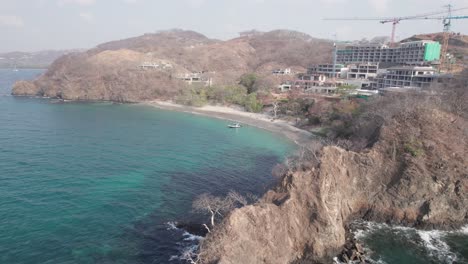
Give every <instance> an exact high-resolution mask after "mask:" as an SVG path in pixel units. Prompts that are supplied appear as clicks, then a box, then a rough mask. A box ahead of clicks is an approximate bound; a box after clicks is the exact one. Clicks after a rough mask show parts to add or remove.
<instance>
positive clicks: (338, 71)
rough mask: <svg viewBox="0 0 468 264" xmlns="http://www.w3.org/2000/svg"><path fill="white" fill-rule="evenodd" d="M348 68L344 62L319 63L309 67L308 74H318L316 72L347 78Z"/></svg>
mask: <svg viewBox="0 0 468 264" xmlns="http://www.w3.org/2000/svg"><path fill="white" fill-rule="evenodd" d="M333 68H334V69H335V71H334V72H335V74H333ZM347 70H348V69H347V68H346V67H345V65H344V64H335V66H333V64H318V65H313V66H311V67H309V68H308V69H307V74H310V75H316V74H323V75H325V76H326V77H329V78H333V77H338V78H345V77H346V72H347Z"/></svg>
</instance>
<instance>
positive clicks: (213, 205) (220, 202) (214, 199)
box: [192, 190, 258, 232]
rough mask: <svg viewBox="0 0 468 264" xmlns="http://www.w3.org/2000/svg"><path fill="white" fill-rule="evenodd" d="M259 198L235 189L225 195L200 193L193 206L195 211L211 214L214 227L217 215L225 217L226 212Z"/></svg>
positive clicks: (209, 230) (211, 222)
mask: <svg viewBox="0 0 468 264" xmlns="http://www.w3.org/2000/svg"><path fill="white" fill-rule="evenodd" d="M257 200H258V197H257V196H256V195H253V194H250V193H249V194H247V196H243V195H241V194H239V193H237V192H235V191H232V190H231V191H229V193H228V195H226V196H225V197H220V196H213V195H211V194H209V193H204V194H201V195H199V196H198V197H197V198H196V199H195V200H194V201H193V204H192V208H193V210H194V211H195V212H199V213H202V214H209V216H210V224H211V227H212V228H213V227H214V226H215V223H216V219H217V217H221V218H222V217H224V215H225V214H227V213H229V212H230V211H231V210H233V209H234V208H237V207H242V206H246V205H248V204H249V203H254V202H256V201H257ZM203 226H204V227H205V228H206V229H207V230H208V232H211V229H210V228H209V227H208V226H207V225H206V224H203Z"/></svg>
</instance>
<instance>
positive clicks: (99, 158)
mask: <svg viewBox="0 0 468 264" xmlns="http://www.w3.org/2000/svg"><path fill="white" fill-rule="evenodd" d="M42 72H43V71H42V70H20V71H19V72H13V71H12V70H0V263H2V264H3V263H6V264H16V263H22V264H23V263H24V264H29V263H31V264H32V263H34V264H36V263H53V264H55V263H122V264H126V263H137V264H138V263H141V264H143V263H184V262H183V261H181V260H180V258H179V256H180V254H181V252H182V251H184V250H186V249H187V248H190V247H193V245H195V244H196V243H197V240H198V239H200V238H199V237H197V236H195V235H193V234H190V233H188V232H186V231H184V230H181V229H177V228H175V227H174V224H173V223H174V222H196V223H200V222H203V221H205V220H206V219H205V218H204V217H202V216H199V215H196V214H194V213H193V212H192V210H191V203H192V201H193V199H194V197H196V196H197V195H199V194H202V193H212V194H214V195H225V194H226V193H227V192H228V191H229V190H236V191H238V192H240V193H243V194H245V193H254V194H257V195H260V194H262V193H264V192H265V191H266V190H267V189H268V188H270V187H271V185H272V184H274V180H273V178H272V176H271V170H272V168H273V166H274V165H276V164H277V163H279V162H282V161H283V160H284V158H285V157H286V156H287V155H289V154H291V153H292V152H293V151H294V150H295V148H296V147H295V146H294V145H293V144H292V143H291V142H289V141H287V140H286V139H284V138H281V137H278V136H276V135H274V134H271V133H269V132H267V131H264V130H260V129H256V128H253V127H244V128H242V129H239V130H232V129H227V128H226V125H227V124H228V122H227V121H222V120H217V119H212V118H207V117H202V116H195V115H190V114H186V113H177V112H170V111H164V110H159V109H155V108H153V107H149V106H143V105H135V104H113V103H108V102H102V103H78V102H60V101H57V100H53V99H44V98H22V97H12V96H10V95H9V94H10V91H11V86H12V84H13V83H14V82H15V81H16V80H28V79H32V78H34V77H36V76H37V75H39V74H41V73H42ZM356 227H357V231H356V237H357V238H358V239H359V240H360V241H362V242H364V246H365V248H366V249H367V251H368V252H369V254H368V255H369V257H370V258H371V259H370V261H369V262H370V263H387V264H413V263H414V264H423V263H424V264H426V263H429V264H432V263H434V264H436V263H446V264H455V263H468V261H467V260H468V228H465V229H463V230H460V231H454V232H442V231H421V230H415V229H411V228H404V227H398V226H388V225H383V224H376V223H367V222H364V223H358V224H357V225H356Z"/></svg>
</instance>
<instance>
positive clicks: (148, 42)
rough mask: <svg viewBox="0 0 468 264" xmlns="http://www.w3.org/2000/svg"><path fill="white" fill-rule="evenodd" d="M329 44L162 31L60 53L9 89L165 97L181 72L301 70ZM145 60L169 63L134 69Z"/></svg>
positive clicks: (297, 37)
mask: <svg viewBox="0 0 468 264" xmlns="http://www.w3.org/2000/svg"><path fill="white" fill-rule="evenodd" d="M331 50H332V45H331V43H330V42H328V41H325V40H320V39H315V38H312V37H310V36H308V35H306V34H304V33H300V32H295V31H288V30H277V31H272V32H266V33H261V32H260V33H257V34H254V35H243V36H241V37H239V38H235V39H231V40H228V41H219V40H214V39H209V38H207V37H205V36H203V35H201V34H199V33H196V32H193V31H183V30H171V31H162V32H158V33H155V34H145V35H143V36H140V37H135V38H129V39H125V40H119V41H113V42H109V43H104V44H101V45H99V46H97V47H96V48H93V49H90V50H88V51H86V52H82V53H77V54H69V55H65V56H62V57H60V58H59V59H57V60H56V61H55V62H54V63H53V64H52V65H51V66H50V68H49V70H48V71H47V72H46V73H45V74H44V75H43V76H41V77H40V78H38V79H37V80H35V81H34V82H32V83H28V84H26V83H24V82H21V83H18V84H17V85H15V87H14V89H13V94H15V95H40V96H48V97H54V98H55V97H56V98H63V99H70V100H111V101H120V102H135V101H142V100H150V99H156V98H166V97H170V96H172V95H174V94H176V93H178V92H179V91H180V90H181V89H184V87H186V85H185V83H184V82H182V81H180V80H178V79H177V77H178V76H180V75H184V74H190V73H196V72H204V73H205V75H206V76H207V77H210V78H212V80H213V83H214V84H215V85H224V84H233V83H237V82H238V80H239V78H240V76H241V75H243V74H245V73H252V72H254V73H256V74H257V75H259V76H261V77H269V76H270V75H271V74H270V73H271V70H272V69H276V68H293V69H297V70H304V68H305V67H307V66H308V65H310V64H313V63H320V62H327V61H329V60H330V59H331ZM145 62H150V63H155V64H165V65H170V67H167V68H165V69H151V70H141V69H139V68H138V66H139V65H141V64H143V63H145Z"/></svg>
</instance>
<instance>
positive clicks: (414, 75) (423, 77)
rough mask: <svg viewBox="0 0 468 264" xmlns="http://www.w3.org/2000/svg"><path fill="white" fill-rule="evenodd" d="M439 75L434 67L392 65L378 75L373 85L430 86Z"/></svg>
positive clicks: (385, 86) (386, 86) (378, 86)
mask: <svg viewBox="0 0 468 264" xmlns="http://www.w3.org/2000/svg"><path fill="white" fill-rule="evenodd" d="M439 77H440V76H439V74H437V73H436V70H435V69H434V68H432V67H411V66H402V67H392V68H389V69H387V70H386V71H384V72H383V73H381V74H378V75H377V77H376V78H375V79H374V83H373V87H374V88H376V89H383V88H388V87H402V88H429V87H430V86H431V84H432V83H433V82H434V81H435V80H436V79H438V78H439Z"/></svg>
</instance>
